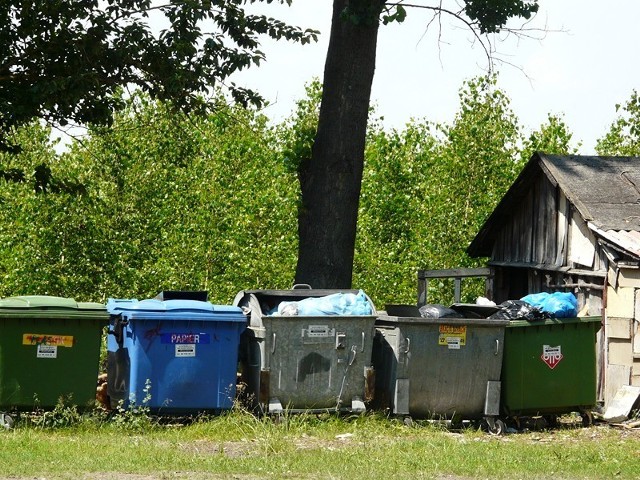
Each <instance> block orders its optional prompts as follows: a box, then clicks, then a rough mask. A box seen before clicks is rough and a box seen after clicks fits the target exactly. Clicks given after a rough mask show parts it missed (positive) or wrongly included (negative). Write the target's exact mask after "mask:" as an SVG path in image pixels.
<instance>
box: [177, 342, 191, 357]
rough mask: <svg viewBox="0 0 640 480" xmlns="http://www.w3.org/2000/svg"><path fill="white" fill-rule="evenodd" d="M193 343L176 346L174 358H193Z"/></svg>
mask: <svg viewBox="0 0 640 480" xmlns="http://www.w3.org/2000/svg"><path fill="white" fill-rule="evenodd" d="M195 356H196V345H195V343H187V344H176V357H195Z"/></svg>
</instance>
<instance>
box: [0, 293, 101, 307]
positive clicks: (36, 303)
mask: <svg viewBox="0 0 640 480" xmlns="http://www.w3.org/2000/svg"><path fill="white" fill-rule="evenodd" d="M33 308H37V309H56V310H59V309H73V310H105V306H104V305H103V304H101V303H94V302H76V301H75V300H74V299H73V298H64V297H54V296H50V295H24V296H18V297H7V298H3V299H0V309H12V310H15V309H33Z"/></svg>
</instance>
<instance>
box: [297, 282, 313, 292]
mask: <svg viewBox="0 0 640 480" xmlns="http://www.w3.org/2000/svg"><path fill="white" fill-rule="evenodd" d="M303 289H304V290H311V285H309V284H308V283H296V284H295V285H294V286H293V290H303Z"/></svg>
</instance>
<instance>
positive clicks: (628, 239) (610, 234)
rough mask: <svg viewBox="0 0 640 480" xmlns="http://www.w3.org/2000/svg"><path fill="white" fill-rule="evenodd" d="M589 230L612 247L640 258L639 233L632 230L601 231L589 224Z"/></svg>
mask: <svg viewBox="0 0 640 480" xmlns="http://www.w3.org/2000/svg"><path fill="white" fill-rule="evenodd" d="M589 228H590V229H591V230H593V231H594V232H595V233H596V234H597V235H599V236H600V237H602V238H603V239H605V240H607V241H608V242H609V243H611V244H612V245H613V246H615V247H618V248H620V249H621V250H622V251H624V252H627V253H629V254H631V255H633V256H635V257H640V232H636V231H634V230H602V229H600V228H598V227H597V226H596V225H594V224H592V223H589Z"/></svg>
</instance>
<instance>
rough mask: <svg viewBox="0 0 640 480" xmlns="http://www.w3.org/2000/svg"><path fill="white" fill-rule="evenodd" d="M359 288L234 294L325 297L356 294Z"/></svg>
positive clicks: (238, 296)
mask: <svg viewBox="0 0 640 480" xmlns="http://www.w3.org/2000/svg"><path fill="white" fill-rule="evenodd" d="M359 291H360V290H359V289H350V288H345V289H340V288H336V289H321V288H317V289H316V288H310V289H303V288H293V289H291V290H242V291H241V292H239V293H238V295H236V298H242V297H243V296H244V295H255V296H257V297H300V298H307V297H326V296H327V295H333V294H334V293H353V294H354V295H357V294H358V292H359Z"/></svg>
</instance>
